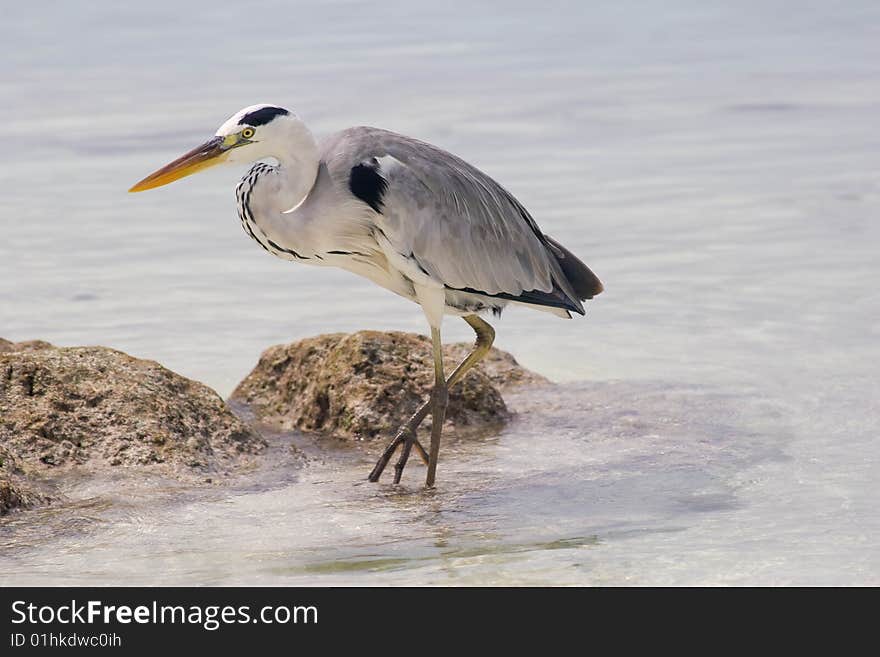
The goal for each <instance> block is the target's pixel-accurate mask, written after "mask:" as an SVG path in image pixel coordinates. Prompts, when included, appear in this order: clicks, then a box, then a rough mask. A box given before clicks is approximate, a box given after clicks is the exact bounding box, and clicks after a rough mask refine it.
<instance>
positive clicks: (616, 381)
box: [0, 2, 880, 585]
mask: <svg viewBox="0 0 880 657" xmlns="http://www.w3.org/2000/svg"><path fill="white" fill-rule="evenodd" d="M0 44H2V45H0V53H2V56H3V73H2V76H0V100H2V104H0V107H2V113H3V119H2V129H3V139H2V144H3V159H2V161H0V189H2V194H0V336H2V337H5V338H9V339H14V340H23V339H33V338H40V339H45V340H49V341H51V342H53V343H56V344H59V345H78V344H104V345H108V346H113V347H116V348H118V349H122V350H124V351H127V352H129V353H131V354H133V355H136V356H141V357H146V358H151V359H155V360H158V361H160V362H161V363H163V364H164V365H166V366H168V367H170V368H172V369H174V370H176V371H178V372H180V373H182V374H184V375H186V376H189V377H192V378H195V379H199V380H201V381H204V382H206V383H207V384H209V385H211V386H212V387H214V388H215V389H217V390H218V391H219V392H220V393H221V394H223V395H226V394H228V393H229V392H230V391H231V389H232V388H233V387H234V386H235V384H236V383H237V382H238V381H239V380H240V379H241V378H242V377H243V376H244V375H245V374H246V373H247V371H248V370H249V369H250V368H251V367H252V366H253V364H254V363H255V362H256V359H257V357H258V355H259V353H260V351H261V350H262V349H263V348H265V347H266V346H268V345H271V344H276V343H279V342H285V341H289V340H292V339H295V338H300V337H305V336H309V335H314V334H318V333H324V332H330V331H353V330H358V329H362V328H372V329H402V330H411V331H424V330H425V325H424V320H423V319H422V317H421V314H420V311H419V309H418V308H417V307H415V306H413V305H411V304H409V303H408V302H406V301H404V300H402V299H398V298H396V297H394V296H393V295H391V294H390V293H387V292H385V291H383V290H380V289H374V288H373V287H372V286H371V285H370V284H369V283H367V282H365V281H361V280H359V279H356V278H354V277H352V276H351V275H349V274H346V273H344V272H334V271H331V270H326V269H318V268H309V267H304V266H297V265H294V264H290V263H286V262H282V261H280V260H276V259H273V258H271V257H269V256H268V255H267V254H266V253H264V252H263V251H262V250H260V249H259V248H257V247H256V245H254V244H253V243H252V242H251V241H250V240H249V239H248V238H247V237H246V236H245V235H244V233H243V232H242V231H241V228H240V227H239V225H238V220H237V217H236V215H235V209H234V202H233V191H232V190H233V186H234V184H235V182H236V180H237V179H238V177H239V176H240V175H241V171H238V170H233V169H228V170H213V171H211V172H207V173H204V174H202V175H200V176H197V177H194V178H191V179H188V180H186V181H184V182H181V183H177V184H174V185H172V186H169V187H167V188H163V189H161V190H156V191H154V192H150V193H147V194H141V195H128V194H126V190H127V188H128V187H129V186H130V185H131V184H132V183H134V182H135V181H137V180H139V179H140V178H141V177H143V176H144V175H145V174H146V173H148V172H150V171H152V170H153V169H155V168H156V167H157V166H158V165H161V164H164V163H165V162H167V161H169V160H170V159H172V158H174V157H176V156H177V155H179V154H180V153H182V152H183V151H184V150H187V149H189V148H190V147H192V146H194V145H195V144H197V143H199V142H200V141H201V140H203V139H204V138H205V137H206V136H209V135H210V134H212V133H213V131H214V130H215V128H216V127H217V125H219V124H220V123H221V122H222V121H223V120H224V119H225V118H226V117H227V116H228V115H230V114H232V113H233V112H234V111H236V110H237V109H239V108H240V107H243V106H245V105H249V104H252V103H256V102H264V101H265V102H275V103H279V104H282V105H286V106H289V107H292V108H294V109H296V110H297V111H298V112H299V113H300V114H302V115H303V116H304V117H305V118H306V119H307V120H308V122H309V123H310V125H311V126H312V127H313V129H314V130H315V132H316V133H319V134H320V133H325V132H329V131H332V130H336V129H339V128H342V127H347V126H349V125H355V124H369V125H377V126H381V127H385V128H389V129H392V130H396V131H398V132H403V133H406V134H411V135H413V136H417V137H420V138H422V139H426V140H428V141H432V142H434V143H437V144H438V145H440V146H442V147H445V148H447V149H449V150H451V151H453V152H455V153H457V154H459V155H461V156H463V157H465V158H466V159H468V160H470V161H471V162H473V163H475V164H476V165H478V166H479V167H480V168H482V169H483V170H485V171H486V172H488V173H489V174H491V175H493V176H494V177H496V178H497V179H498V180H500V181H501V182H502V183H503V184H504V185H505V186H506V187H507V188H509V189H510V190H511V191H513V192H514V193H515V194H516V195H517V196H518V197H519V198H520V199H521V200H522V201H523V203H524V204H525V205H526V206H527V207H529V208H530V210H531V211H532V213H533V214H534V216H535V217H536V219H537V220H538V222H539V223H540V224H541V226H542V227H543V228H544V229H545V231H547V232H548V233H550V234H551V235H554V236H555V237H557V238H558V239H559V240H560V241H562V242H563V243H564V244H566V245H567V246H568V247H569V248H571V249H572V250H573V251H574V252H575V253H577V254H579V255H581V257H582V258H583V259H584V260H585V261H586V262H588V263H589V264H590V265H591V267H593V269H594V270H595V271H596V272H597V273H598V274H599V276H600V277H601V278H602V279H603V281H604V282H605V284H606V288H607V291H606V292H605V293H604V294H603V295H602V296H601V297H599V298H598V299H596V300H595V301H594V302H592V303H591V304H590V305H589V309H588V317H587V318H586V319H581V318H578V319H575V320H572V321H570V322H565V321H561V320H558V319H556V318H554V317H552V316H549V315H545V314H542V313H534V312H531V311H527V310H516V309H512V310H509V311H508V312H507V313H506V314H505V316H504V318H503V319H502V320H501V321H500V322H497V330H498V335H499V337H498V342H497V344H498V346H500V347H501V348H504V349H507V350H509V351H511V352H513V353H514V354H515V355H516V356H517V358H519V360H520V361H521V362H522V363H523V364H525V365H526V366H528V367H530V368H532V369H534V370H536V371H538V372H541V373H543V374H545V375H546V376H548V377H550V378H552V379H555V380H557V381H564V382H582V383H576V384H575V383H569V384H567V385H566V386H565V387H564V388H563V389H562V390H561V391H559V392H557V393H554V394H548V395H545V396H532V397H529V396H528V395H526V396H525V397H516V398H513V399H511V405H512V406H513V407H514V408H515V409H517V410H519V411H520V412H521V413H520V416H519V419H518V420H517V422H516V423H515V424H514V425H513V426H512V427H511V428H510V429H509V430H508V431H506V432H505V433H504V434H502V435H501V436H499V437H497V438H496V439H492V440H488V441H480V442H477V443H475V444H471V445H456V446H454V447H453V448H452V449H450V450H448V452H446V459H445V461H444V463H443V465H442V466H441V482H442V484H443V485H442V487H441V489H440V491H438V493H437V494H436V495H434V496H431V497H430V498H429V499H427V500H426V499H425V498H423V497H422V496H421V495H407V494H396V493H393V492H392V491H390V490H388V489H381V492H380V493H377V492H376V491H375V489H374V488H372V487H370V486H367V485H356V486H355V485H353V484H354V483H357V484H360V478H361V477H362V475H363V473H364V472H365V470H364V468H365V466H366V467H367V469H368V466H367V462H368V461H367V456H368V455H364V456H352V457H351V458H349V459H342V460H341V461H338V462H335V463H334V462H332V461H330V462H325V463H323V464H322V463H321V462H316V463H313V464H312V465H310V466H308V467H307V468H306V469H305V470H304V471H302V472H299V473H298V474H296V475H295V480H294V481H286V482H284V483H283V484H278V485H275V486H263V487H258V488H259V490H256V491H255V490H253V488H254V487H251V488H248V486H247V484H242V486H241V487H240V488H238V489H236V491H237V492H236V493H235V494H234V495H232V494H230V495H225V494H221V493H215V492H212V493H211V494H210V495H207V494H206V496H203V497H199V496H198V495H195V496H194V497H186V496H183V498H182V500H181V501H178V502H175V497H174V496H173V495H169V496H167V497H165V498H162V499H163V503H162V505H158V506H157V505H155V504H151V503H150V502H151V497H150V494H149V493H148V492H143V493H141V494H140V496H139V494H138V493H136V492H125V493H119V492H116V493H114V492H113V488H112V487H109V488H107V489H99V490H89V489H88V488H87V487H86V488H85V489H84V490H82V491H80V493H81V495H82V496H83V497H85V498H89V499H91V498H90V496H92V497H94V498H96V499H98V500H105V499H107V498H108V496H109V497H110V498H111V499H114V500H115V503H114V504H111V505H109V506H108V505H105V504H104V503H103V502H100V501H98V502H89V503H88V504H87V505H86V507H84V509H85V510H84V511H83V514H84V515H83V518H84V520H83V522H82V523H80V524H77V525H76V526H75V527H71V526H66V525H64V524H63V523H60V521H57V520H55V521H53V520H52V518H53V517H54V516H52V515H51V513H50V514H49V515H48V516H45V517H44V516H42V515H41V516H40V517H41V518H43V520H45V524H44V526H45V527H47V528H48V529H47V530H46V531H44V532H43V534H40V533H39V532H38V531H36V530H35V529H34V525H33V523H31V524H28V523H27V521H26V518H27V516H26V515H22V516H20V518H19V519H17V520H16V521H15V522H14V523H12V524H11V525H8V526H7V527H6V528H5V529H3V530H2V532H0V540H2V541H4V544H5V546H6V547H5V548H4V549H3V550H2V551H0V573H2V575H0V579H2V581H3V582H4V583H19V584H27V583H69V582H78V583H100V584H110V583H138V582H143V583H148V582H156V583H164V584H171V583H180V584H195V583H210V584H217V583H236V584H238V583H260V584H268V583H279V584H299V583H327V584H346V583H354V584H384V583H389V584H398V583H406V584H426V583H431V584H445V583H477V584H479V583H483V584H492V583H513V584H593V583H603V584H714V583H732V584H788V583H797V584H875V585H876V584H878V583H880V549H878V541H880V511H878V508H880V494H878V486H880V462H878V461H880V443H878V428H880V404H878V399H880V385H878V375H877V371H878V362H880V348H878V340H880V292H878V281H880V257H878V253H880V248H878V247H880V228H878V221H877V218H878V210H880V130H878V126H880V123H878V116H880V6H878V5H877V4H876V3H873V2H846V3H839V4H833V3H818V2H817V3H810V2H799V3H783V2H753V3H745V2H744V3H707V2H653V3H652V2H647V3H635V2H601V3H575V2H572V3H547V2H542V3H522V2H517V3H510V2H489V3H480V5H479V6H474V4H473V3H465V2H461V3H459V2H446V3H440V4H439V5H438V4H436V3H426V4H420V3H410V2H405V3H404V2H399V3H398V2H387V3H381V4H376V3H368V2H336V3H328V2H320V3H318V2H312V3H288V2H275V3H271V2H263V3H259V2H257V3H232V4H223V6H220V3H215V2H198V3H182V2H175V3H170V2H152V3H149V4H148V5H142V6H139V7H135V6H130V5H129V4H128V3H113V2H95V3H90V4H89V5H88V8H86V6H85V5H80V4H78V3H61V2H59V3H51V2H34V3H30V4H27V5H23V4H21V3H18V4H15V5H12V6H9V7H5V8H4V21H3V22H2V23H0ZM457 324H462V326H460V327H459V326H457ZM445 335H446V338H447V339H449V340H457V339H465V338H468V339H469V329H468V328H467V327H466V326H465V325H464V324H463V323H462V322H457V321H455V320H450V321H447V324H446V326H445ZM420 477H421V471H418V472H417V474H413V475H412V482H411V483H412V486H411V488H412V489H413V490H416V489H417V486H416V482H417V481H418V479H420ZM133 490H135V489H133ZM148 490H149V489H148V488H146V489H145V491H148ZM128 497H130V498H131V499H127V498H128ZM90 505H91V506H90ZM49 529H51V531H49ZM35 532H36V533H35ZM47 533H48V534H51V535H49V536H47V535H45V534H47Z"/></svg>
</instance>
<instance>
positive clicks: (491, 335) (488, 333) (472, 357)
mask: <svg viewBox="0 0 880 657" xmlns="http://www.w3.org/2000/svg"><path fill="white" fill-rule="evenodd" d="M464 321H466V322H467V323H468V324H470V325H471V328H473V329H474V332H475V333H476V334H477V340H476V344H474V349H473V351H471V353H469V354H468V355H467V357H466V358H465V359H464V360H462V361H461V362H460V363H459V364H458V367H456V368H455V370H453V372H452V374H451V375H450V376H449V378H448V379H447V380H446V386H447V388H451V387H452V386H454V385H455V384H456V383H458V382H459V381H461V380H462V379H463V378H464V375H465V374H467V373H468V371H469V370H470V369H471V368H472V367H473V366H474V365H476V364H477V363H479V362H480V361H481V360H482V359H483V358H484V357H485V356H486V354H487V353H489V349H491V348H492V343H493V342H494V341H495V330H494V329H493V328H492V326H491V325H490V324H489V323H487V322H485V321H483V320H482V319H480V318H479V317H478V316H477V315H467V316H465V317H464ZM431 403H432V402H431V400H428V401H426V402H425V403H424V404H422V405H421V406H420V407H419V409H418V410H417V411H416V412H415V413H413V414H412V417H410V418H409V420H407V421H406V423H405V424H404V425H403V426H402V427H401V428H400V430H399V431H398V432H397V435H396V436H395V437H394V440H392V441H391V442H390V443H389V444H388V446H387V447H386V448H385V451H383V452H382V456H380V457H379V460H378V461H377V462H376V465H375V466H374V467H373V470H372V472H370V477H369V480H370V481H379V477H380V476H381V475H382V472H383V470H385V466H387V465H388V462H389V461H390V460H391V457H392V456H393V455H394V452H395V451H396V450H397V446H398V445H400V444H401V443H403V444H404V445H406V443H408V442H410V441H412V444H413V445H414V446H415V448H416V450H417V451H418V452H419V456H421V458H422V460H423V461H424V462H425V464H426V465H427V464H428V460H429V459H428V453H427V452H426V451H425V448H424V447H422V445H421V443H419V441H418V440H417V439H416V437H415V436H416V430H417V429H418V427H419V425H420V424H421V423H422V421H423V420H424V419H425V418H426V417H427V416H428V413H429V412H430V410H431ZM408 458H409V450H408V449H406V447H405V446H404V449H403V452H402V453H401V455H400V459H399V460H398V461H397V464H396V465H395V467H394V469H395V473H394V483H400V477H401V475H402V474H403V468H404V467H405V466H406V462H407V460H408Z"/></svg>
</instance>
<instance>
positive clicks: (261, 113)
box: [238, 106, 290, 127]
mask: <svg viewBox="0 0 880 657" xmlns="http://www.w3.org/2000/svg"><path fill="white" fill-rule="evenodd" d="M288 114H290V112H288V111H287V110H286V109H284V108H283V107H272V106H269V107H261V108H260V109H258V110H254V111H253V112H248V113H247V114H245V115H244V116H243V117H241V118H240V119H239V120H238V125H251V126H254V127H256V126H260V125H266V124H267V123H269V121H271V120H272V119H274V118H275V117H276V116H287V115H288Z"/></svg>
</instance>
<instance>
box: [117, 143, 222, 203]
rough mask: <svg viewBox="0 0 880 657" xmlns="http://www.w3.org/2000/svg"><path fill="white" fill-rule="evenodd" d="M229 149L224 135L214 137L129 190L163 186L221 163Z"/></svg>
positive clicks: (143, 189) (135, 190)
mask: <svg viewBox="0 0 880 657" xmlns="http://www.w3.org/2000/svg"><path fill="white" fill-rule="evenodd" d="M228 150H229V148H228V146H227V145H226V142H225V140H224V139H223V137H212V138H211V139H209V140H208V141H206V142H205V143H204V144H202V145H201V146H196V147H195V148H194V149H192V150H191V151H190V152H189V153H185V154H184V155H181V156H180V157H179V158H177V159H176V160H174V162H171V163H170V164H166V165H165V166H164V167H162V168H161V169H159V170H158V171H154V172H153V173H151V174H150V175H149V176H147V177H146V178H144V179H143V180H141V181H140V182H139V183H138V184H136V185H135V186H134V187H132V188H131V189H129V190H128V191H130V192H143V191H146V190H148V189H153V188H154V187H161V186H162V185H167V184H168V183H171V182H174V181H175V180H178V179H180V178H183V177H185V176H189V175H191V174H194V173H196V172H198V171H202V170H203V169H207V168H208V167H212V166H214V165H215V164H220V163H221V162H223V160H225V159H226V156H227V151H228Z"/></svg>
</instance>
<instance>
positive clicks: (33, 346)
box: [0, 338, 53, 354]
mask: <svg viewBox="0 0 880 657" xmlns="http://www.w3.org/2000/svg"><path fill="white" fill-rule="evenodd" d="M52 348H53V346H52V345H51V344H49V343H48V342H44V341H43V340H25V341H24V342H10V341H9V340H4V339H3V338H0V354H5V353H9V352H12V351H39V350H40V349H52Z"/></svg>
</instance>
